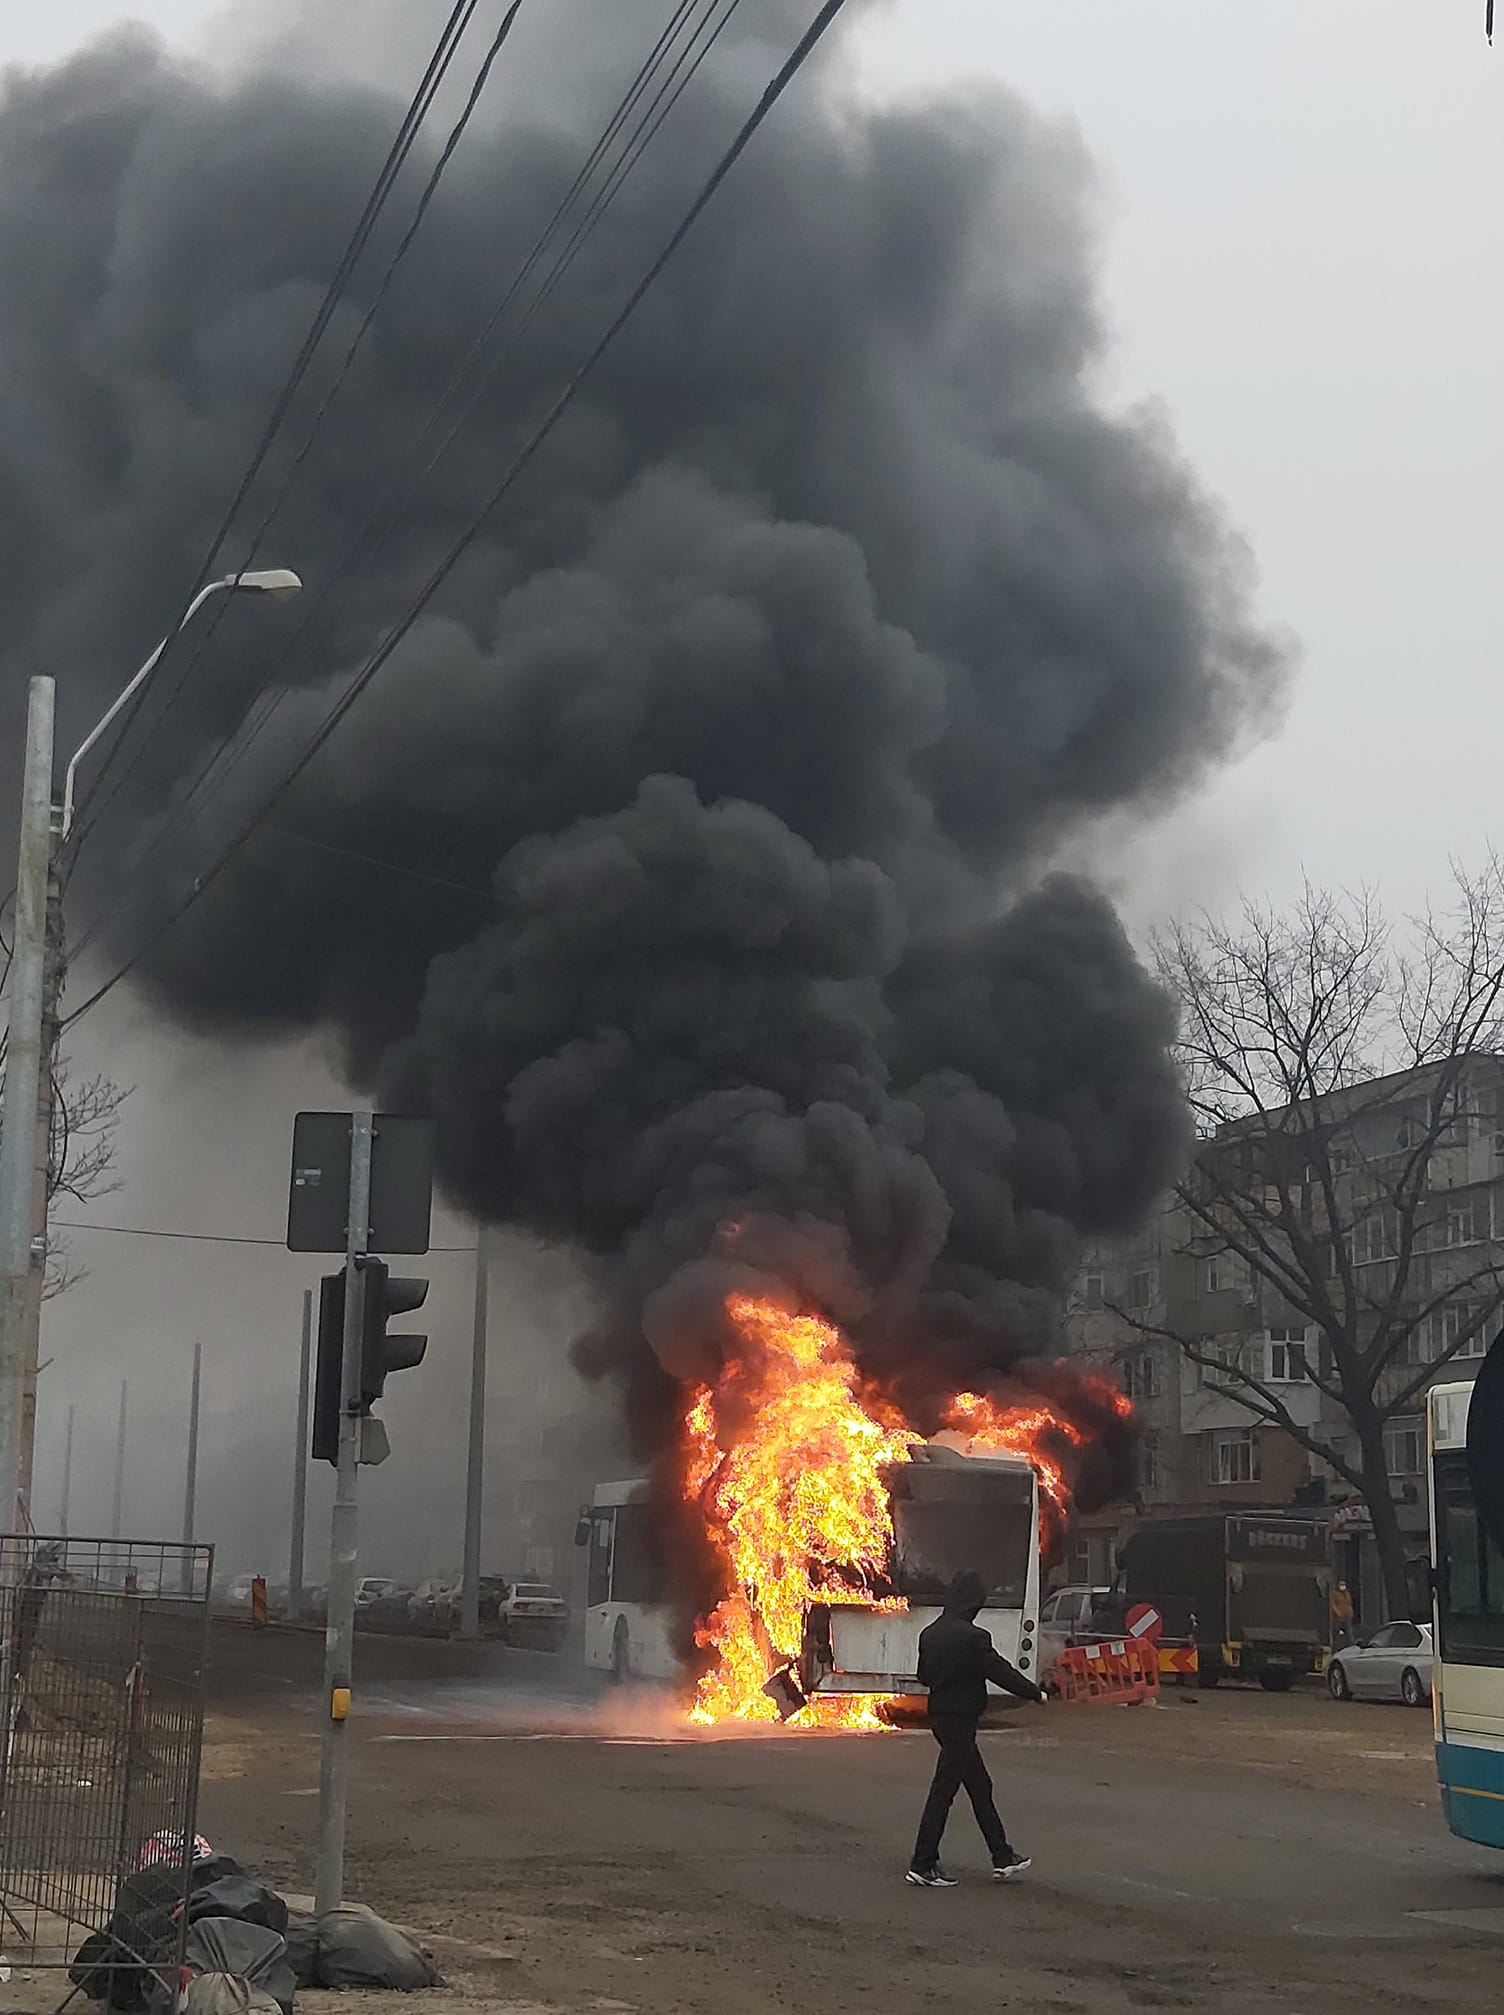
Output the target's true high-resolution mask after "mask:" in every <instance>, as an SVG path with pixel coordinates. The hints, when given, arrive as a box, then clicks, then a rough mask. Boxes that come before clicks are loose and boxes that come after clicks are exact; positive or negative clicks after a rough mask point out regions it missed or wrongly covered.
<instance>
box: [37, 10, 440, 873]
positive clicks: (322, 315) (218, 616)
mask: <svg viewBox="0 0 1504 2015" xmlns="http://www.w3.org/2000/svg"><path fill="white" fill-rule="evenodd" d="M478 4H479V0H455V4H454V7H453V9H452V11H451V13H450V15H449V19H448V21H447V22H446V23H445V25H444V28H443V31H442V32H441V34H440V36H439V39H438V41H437V42H436V43H435V45H434V49H433V53H432V55H431V56H430V57H429V60H428V64H427V67H426V68H425V70H424V72H423V75H422V77H421V78H420V80H419V82H418V86H417V89H416V90H415V91H414V93H413V96H412V99H411V101H410V102H409V104H408V107H407V110H406V111H405V113H404V114H403V117H402V121H401V124H400V125H399V126H398V129H397V132H396V135H395V137H394V138H393V140H392V144H391V147H390V149H389V150H388V152H387V156H386V159H385V161H384V162H383V163H382V166H381V170H380V172H379V173H378V175H377V177H376V180H375V182H374V184H373V185H372V188H371V191H370V194H369V195H368V196H367V198H366V203H365V207H364V209H363V210H362V211H361V214H360V217H359V219H358V220H357V222H356V225H355V228H354V230H353V231H352V232H351V234H350V237H349V239H348V241H347V242H346V244H345V247H344V250H343V251H342V252H341V254H340V257H339V260H338V263H337V264H336V266H335V269H334V272H333V274H332V275H331V276H330V280H329V284H328V286H327V288H326V289H325V292H324V297H323V299H322V301H321V302H320V304H319V307H318V309H317V311H316V313H315V315H314V318H313V321H312V322H311V323H310V325H309V328H308V332H307V334H306V335H305V336H304V338H303V342H302V346H301V348H300V349H299V351H298V354H297V356H296V357H295V358H294V360H293V363H292V365H291V368H290V369H289V371H288V374H287V376H286V378H285V379H284V381H283V383H282V386H281V389H280V390H279V391H278V393H277V396H276V399H275V400H274V401H273V403H272V408H271V411H270V413H269V414H268V416H267V419H266V423H265V425H264V426H263V428H262V431H261V435H260V438H259V440H258V441H257V443H256V447H255V449H254V450H253V452H252V455H251V459H250V462H249V463H248V465H247V467H246V470H245V473H244V475H243V476H242V477H241V479H240V482H239V484H238V485H237V487H236V490H235V493H234V496H233V497H232V498H231V501H230V504H229V507H228V509H227V510H226V511H225V514H224V517H223V518H222V519H221V521H220V525H219V529H218V531H217V532H216V533H215V535H214V538H213V540H212V541H211V543H210V546H209V550H208V552H207V553H206V554H205V556H204V559H203V563H202V565H201V566H200V568H199V570H198V573H197V575H196V577H195V579H194V582H193V585H192V587H191V588H190V590H189V592H188V594H187V595H186V596H185V597H184V598H183V604H182V608H181V610H180V612H179V620H178V622H177V623H175V624H174V625H173V626H172V628H171V629H170V630H169V632H168V635H169V639H170V641H169V643H168V647H167V651H166V653H164V656H165V657H166V658H168V659H170V658H171V657H172V655H173V652H174V647H175V646H176V644H177V642H178V637H179V633H180V627H181V622H182V618H183V617H184V616H185V615H186V614H187V611H188V609H189V607H190V606H191V605H192V602H193V598H194V596H195V595H196V594H197V593H198V592H199V590H200V588H202V587H203V585H204V583H205V582H206V581H207V580H208V579H209V577H210V574H211V573H212V571H213V569H214V566H215V563H216V561H217V560H218V558H219V555H220V552H221V550H222V549H223V547H224V544H225V541H226V540H227V539H228V538H229V536H230V533H231V531H232V530H233V529H234V525H235V521H236V519H237V518H238V516H239V514H240V512H241V509H242V508H243V506H244V504H245V501H246V499H247V497H248V496H249V495H250V492H251V488H252V485H253V484H254V483H255V481H256V478H257V476H258V475H259V474H260V473H261V469H262V467H263V465H264V464H265V461H266V458H267V456H268V455H269V454H270V452H271V450H272V447H273V445H274V443H275V441H276V438H277V435H278V433H279V432H280V431H281V428H282V425H283V422H284V421H285V420H286V418H287V415H288V412H289V411H290V409H291V406H292V403H293V400H294V399H295V398H296V396H297V394H298V391H299V390H300V388H301V386H302V383H303V380H304V379H305V377H306V376H307V375H308V371H309V368H310V366H311V365H312V363H313V359H314V357H315V355H316V354H317V352H318V349H319V345H320V344H321V343H322V341H323V339H324V336H325V333H326V332H327V330H328V327H329V324H330V321H331V320H332V319H333V316H334V313H335V310H336V309H337V308H338V306H339V304H340V302H341V300H342V299H343V297H344V293H345V289H346V288H347V287H348V285H349V282H350V278H351V276H352V274H353V273H354V271H355V268H356V266H357V265H358V263H359V261H360V256H361V254H362V252H363V251H364V250H365V248H366V245H367V244H368V242H369V240H370V237H371V233H372V231H373V230H374V229H375V227H376V224H377V221H378V219H379V218H380V216H381V213H382V211H383V210H384V209H385V207H386V204H387V202H388V200H389V199H390V196H391V193H392V189H393V187H394V186H395V184H396V181H397V178H398V176H399V175H400V174H401V172H402V169H403V167H404V166H405V164H406V162H407V158H408V156H409V154H410V153H411V152H412V149H413V145H414V143H415V142H416V140H417V137H418V134H419V132H420V130H421V129H422V126H423V123H424V121H425V120H426V118H427V116H428V113H429V111H430V109H431V107H432V105H433V102H434V99H435V98H436V97H437V95H438V93H439V90H440V89H441V88H442V86H443V83H444V80H445V78H446V76H447V75H448V72H449V67H450V65H451V63H452V62H453V60H454V56H455V52H456V51H457V49H458V48H459V45H460V42H461V41H462V40H463V38H464V34H465V31H466V29H467V28H468V27H469V25H470V21H471V19H472V17H473V15H474V13H475V10H476V7H477V6H478ZM224 613H225V605H224V603H223V602H222V603H221V605H220V606H219V608H217V609H216V610H215V612H214V615H213V616H212V617H211V619H210V621H209V623H208V626H207V629H206V632H205V633H204V635H203V636H202V638H201V639H200V641H199V644H198V646H197V649H196V650H195V652H194V656H193V658H192V660H191V661H190V667H189V669H191V667H192V665H193V664H196V663H197V662H198V659H199V657H200V656H201V655H202V653H203V651H204V650H205V649H206V648H207V647H208V643H209V641H210V639H211V638H212V637H213V635H214V633H215V631H216V630H217V629H218V627H219V624H220V622H221V621H222V620H223V617H224ZM181 683H182V681H181V680H180V681H179V684H181ZM159 690H160V688H159ZM174 691H176V688H174ZM146 692H147V688H146V687H145V686H143V687H142V689H141V691H140V692H139V693H138V694H137V695H136V697H135V699H134V701H133V702H132V703H131V705H130V707H128V708H127V709H126V712H125V715H124V717H123V719H122V722H121V726H120V730H119V733H118V734H117V735H116V738H115V740H114V742H113V744H112V745H111V747H110V749H109V750H108V751H107V752H106V754H105V757H104V759H103V761H102V762H101V764H100V767H99V770H98V772H97V774H96V775H95V778H94V780H93V783H92V784H91V785H90V786H89V788H88V789H87V790H86V791H85V792H84V795H83V798H82V800H81V802H80V804H79V808H78V809H79V815H80V817H82V815H83V814H84V813H85V812H87V811H88V810H89V808H90V804H91V801H92V800H93V799H94V798H95V797H97V796H98V794H99V792H100V791H101V790H102V789H103V787H104V784H105V780H106V778H107V776H108V774H109V770H110V765H111V764H112V763H113V762H114V761H115V759H116V758H117V757H118V756H119V754H120V752H121V750H122V749H123V748H124V747H125V744H126V742H127V740H128V738H129V735H130V731H131V728H132V727H133V726H134V724H135V721H136V719H137V717H138V716H139V714H140V712H141V709H142V706H143V704H144V701H145V697H146ZM136 760H139V751H138V755H137V757H135V758H133V759H132V761H131V762H130V763H128V764H127V766H126V769H125V770H124V771H123V772H122V773H121V776H120V777H119V778H118V779H117V780H116V782H115V783H114V784H113V785H112V786H111V788H110V790H109V793H108V795H107V796H106V797H105V799H104V800H103V801H102V802H101V803H100V805H99V806H98V808H97V809H96V810H95V811H94V813H93V816H92V818H90V819H89V821H88V823H87V824H86V825H84V826H82V827H81V828H80V829H79V831H78V837H77V840H76V842H75V846H74V852H75V857H76V854H77V850H78V848H79V847H80V846H81V845H82V843H83V841H84V840H85V839H86V838H87V837H88V833H89V832H90V830H92V828H93V826H94V825H96V824H97V823H98V820H99V818H100V816H101V815H102V814H103V812H104V811H105V810H106V809H107V807H108V805H109V803H110V802H111V800H113V798H114V796H115V795H116V793H117V792H118V790H119V789H120V786H121V784H122V783H123V782H124V781H125V778H126V776H127V775H128V774H129V772H130V769H131V768H132V767H133V766H134V763H135V761H136Z"/></svg>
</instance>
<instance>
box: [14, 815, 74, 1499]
mask: <svg viewBox="0 0 1504 2015" xmlns="http://www.w3.org/2000/svg"><path fill="white" fill-rule="evenodd" d="M46 941H47V942H46V952H45V955H44V958H43V962H42V1040H41V1044H40V1047H39V1051H38V1057H37V1124H36V1152H35V1154H34V1156H33V1158H32V1172H31V1251H32V1267H31V1273H30V1276H29V1278H28V1280H27V1283H26V1316H25V1323H26V1336H25V1345H24V1350H25V1359H26V1363H25V1372H24V1387H23V1392H22V1398H21V1458H20V1478H19V1489H20V1497H21V1504H22V1507H23V1509H24V1510H25V1513H26V1520H27V1523H28V1524H31V1523H32V1522H33V1520H32V1512H31V1491H32V1472H33V1469H34V1468H35V1465H36V1447H37V1373H38V1369H39V1367H40V1364H41V1358H42V1297H43V1295H44V1293H45V1291H46V1286H47V1246H48V1237H47V1210H48V1205H49V1203H50V1201H51V1190H52V1100H53V1077H54V1073H55V1072H56V1069H57V1046H58V1035H59V1027H60V1024H59V1014H60V1010H61V1002H62V994H63V975H64V972H65V971H66V968H67V961H66V959H65V957H64V946H63V884H62V877H61V875H60V874H59V873H58V865H57V847H56V845H55V844H54V845H53V846H51V847H49V849H48V862H47V928H46Z"/></svg>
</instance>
